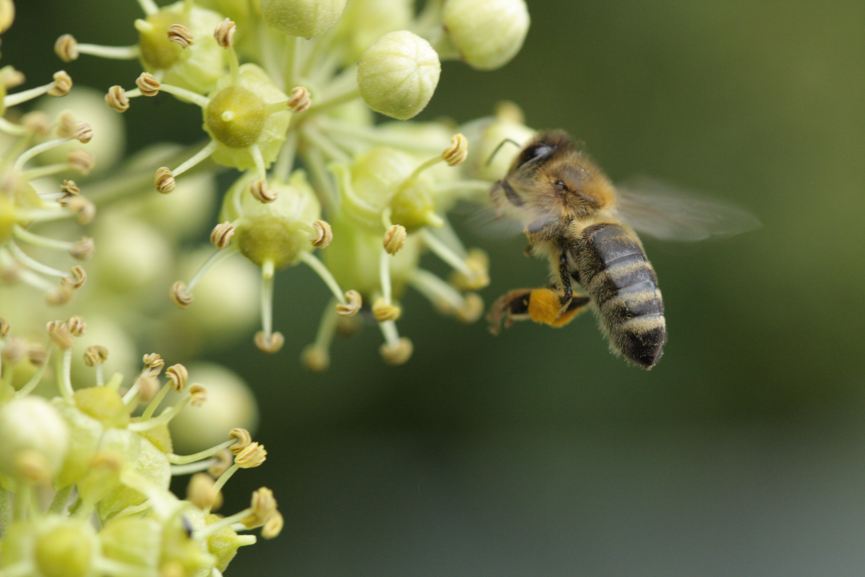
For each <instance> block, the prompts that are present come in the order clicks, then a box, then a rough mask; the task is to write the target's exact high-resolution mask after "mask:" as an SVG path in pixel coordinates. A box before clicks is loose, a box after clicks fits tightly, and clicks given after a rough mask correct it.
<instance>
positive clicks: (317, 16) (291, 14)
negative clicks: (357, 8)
mask: <svg viewBox="0 0 865 577" xmlns="http://www.w3.org/2000/svg"><path fill="white" fill-rule="evenodd" d="M345 2H346V0H262V2H261V11H262V15H263V16H264V21H265V22H267V23H268V25H270V26H272V27H273V28H276V29H277V30H279V31H281V32H285V33H286V34H288V35H290V36H302V37H303V38H312V37H313V36H320V35H322V34H324V33H325V32H327V31H328V30H330V29H331V28H332V27H333V25H334V24H336V22H337V21H338V20H339V17H340V16H342V11H343V10H344V9H345Z"/></svg>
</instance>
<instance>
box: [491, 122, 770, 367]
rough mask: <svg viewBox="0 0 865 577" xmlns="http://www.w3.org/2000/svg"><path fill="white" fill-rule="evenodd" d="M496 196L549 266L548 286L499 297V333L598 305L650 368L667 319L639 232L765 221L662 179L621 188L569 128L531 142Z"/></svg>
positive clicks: (619, 345)
mask: <svg viewBox="0 0 865 577" xmlns="http://www.w3.org/2000/svg"><path fill="white" fill-rule="evenodd" d="M490 195H491V197H492V200H493V204H494V206H495V209H496V212H497V215H498V216H500V217H509V218H511V219H512V220H515V221H517V222H518V223H519V224H520V226H521V228H522V231H523V232H524V234H525V236H526V238H527V239H528V242H529V247H528V249H527V252H528V253H530V254H532V255H535V256H540V257H543V258H546V259H547V260H548V261H549V263H550V270H551V287H549V288H532V289H517V290H512V291H509V292H508V293H506V294H504V295H503V296H502V297H500V298H499V299H498V300H497V301H496V302H495V303H494V304H493V305H492V307H491V309H490V311H489V314H488V317H487V318H488V320H489V322H490V329H491V331H492V332H493V334H498V332H499V330H500V328H501V326H502V324H504V326H505V327H506V328H507V327H509V326H510V325H511V324H512V323H513V322H514V321H518V320H533V321H535V322H538V323H543V324H547V325H550V326H554V327H562V326H565V325H567V324H568V323H570V322H571V320H573V319H574V317H576V316H577V315H578V314H579V313H581V312H584V311H585V310H587V309H590V308H591V309H593V310H594V311H595V314H596V316H597V317H598V321H599V324H600V327H601V330H602V331H603V332H604V333H605V335H606V336H607V338H608V340H609V343H610V348H611V350H612V351H613V353H615V354H618V355H621V356H623V357H624V358H625V360H627V361H628V362H630V363H632V364H634V365H637V366H639V367H641V368H643V369H646V370H648V369H651V368H652V367H654V366H655V365H656V364H657V362H658V361H659V360H660V358H661V356H662V354H663V352H664V345H665V344H666V342H667V325H666V319H665V317H664V300H663V297H662V296H661V291H660V289H659V288H658V277H657V275H656V274H655V270H654V268H653V267H652V265H651V263H650V262H649V259H648V258H647V256H646V252H645V250H644V249H643V245H642V243H641V242H640V238H639V237H638V236H637V232H636V231H637V230H639V231H640V232H642V233H645V234H646V235H648V236H653V237H656V238H660V239H667V240H672V239H675V240H701V239H704V238H707V237H709V236H711V235H716V234H731V233H737V232H742V231H744V230H748V229H750V228H754V227H755V226H756V225H758V224H759V223H758V221H757V220H756V219H755V218H754V217H753V216H751V215H750V214H749V213H747V212H745V211H742V210H740V209H738V208H735V207H732V206H728V205H726V204H723V203H720V202H717V201H712V200H705V199H700V198H698V197H692V196H688V195H685V194H681V193H676V192H674V191H671V190H664V189H662V188H660V187H658V186H654V187H643V190H639V191H636V190H634V191H632V190H628V189H626V188H621V189H619V190H617V189H616V187H614V186H613V184H612V183H611V182H610V180H609V179H608V178H607V176H606V175H605V174H604V173H603V171H602V170H601V169H600V168H599V167H598V166H597V165H596V164H595V163H594V162H593V161H592V160H591V159H590V158H589V157H588V156H587V155H586V154H585V153H584V152H583V151H582V150H580V148H579V147H578V146H577V145H576V143H575V142H574V141H573V140H572V139H571V137H570V136H569V135H568V134H566V133H565V132H562V131H549V132H542V133H540V134H538V135H537V136H536V137H535V138H534V139H533V140H532V141H531V142H529V143H528V144H527V145H525V146H524V147H523V148H522V149H521V151H520V152H519V154H517V156H516V157H515V159H514V160H513V162H512V164H511V166H510V169H509V170H508V173H507V175H506V176H505V177H504V178H503V179H502V180H500V181H498V182H496V183H495V184H494V186H493V188H492V190H491V192H490ZM576 286H579V287H580V288H582V291H577V290H576Z"/></svg>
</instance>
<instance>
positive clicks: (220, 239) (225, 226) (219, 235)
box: [210, 221, 236, 248]
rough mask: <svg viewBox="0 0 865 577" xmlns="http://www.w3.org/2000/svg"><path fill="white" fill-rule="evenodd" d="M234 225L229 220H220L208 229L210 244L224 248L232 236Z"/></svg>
mask: <svg viewBox="0 0 865 577" xmlns="http://www.w3.org/2000/svg"><path fill="white" fill-rule="evenodd" d="M235 230H236V229H235V226H234V225H233V224H231V223H230V222H228V221H226V222H221V223H219V224H217V225H216V226H214V227H213V230H212V231H210V244H212V245H213V246H215V247H216V248H225V247H227V246H228V245H229V243H231V239H232V237H233V236H234V232H235Z"/></svg>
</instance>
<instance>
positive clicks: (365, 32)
mask: <svg viewBox="0 0 865 577" xmlns="http://www.w3.org/2000/svg"><path fill="white" fill-rule="evenodd" d="M413 17H414V2H413V1H412V0H351V2H349V3H348V5H347V6H346V8H345V13H344V14H343V16H342V19H341V20H340V21H339V26H338V35H339V36H340V37H341V38H344V43H345V50H346V54H345V61H346V62H350V63H354V62H357V59H358V58H360V55H361V54H362V53H363V51H364V50H366V49H367V48H369V47H370V46H372V44H373V43H374V42H375V41H376V40H378V38H379V37H380V36H382V35H383V34H387V33H388V32H393V31H394V30H404V29H406V28H408V27H409V26H410V24H411V21H412V18H413Z"/></svg>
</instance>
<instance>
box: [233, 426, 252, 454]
mask: <svg viewBox="0 0 865 577" xmlns="http://www.w3.org/2000/svg"><path fill="white" fill-rule="evenodd" d="M228 438H229V439H233V440H234V444H233V445H231V447H230V449H231V452H232V453H234V454H235V455H236V454H238V453H240V452H241V451H242V450H244V449H245V448H247V447H248V446H249V445H250V444H252V435H250V434H249V431H248V430H246V429H243V428H241V427H235V428H234V429H231V431H229V432H228Z"/></svg>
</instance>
